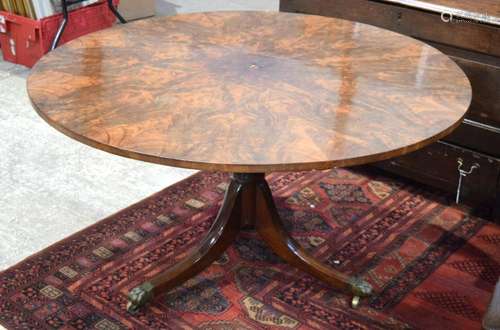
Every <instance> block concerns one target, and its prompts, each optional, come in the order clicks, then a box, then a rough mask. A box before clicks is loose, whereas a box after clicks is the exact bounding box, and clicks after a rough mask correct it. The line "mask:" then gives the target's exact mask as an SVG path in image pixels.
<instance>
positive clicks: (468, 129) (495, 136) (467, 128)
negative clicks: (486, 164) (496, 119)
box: [443, 119, 500, 158]
mask: <svg viewBox="0 0 500 330" xmlns="http://www.w3.org/2000/svg"><path fill="white" fill-rule="evenodd" d="M443 140H444V141H446V142H450V143H452V144H455V145H457V146H460V147H463V148H466V149H472V150H474V151H477V152H479V153H484V154H487V155H488V156H492V157H495V158H500V127H492V126H488V125H485V124H482V123H479V122H476V121H472V120H469V119H465V120H464V122H463V123H462V125H460V126H459V127H458V128H457V129H456V130H454V131H453V133H451V134H450V135H448V136H446V137H445V138H444V139H443Z"/></svg>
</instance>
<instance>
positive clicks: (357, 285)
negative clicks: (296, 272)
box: [256, 180, 372, 307]
mask: <svg viewBox="0 0 500 330" xmlns="http://www.w3.org/2000/svg"><path fill="white" fill-rule="evenodd" d="M256 206H257V224H256V227H257V232H258V233H259V234H260V236H261V237H262V238H263V239H264V241H265V242H266V243H267V245H269V247H271V249H272V250H273V251H274V252H275V253H276V254H277V255H278V256H280V257H281V258H282V259H284V260H285V261H286V262H288V263H289V264H291V265H293V266H295V267H297V268H299V269H301V270H303V271H305V272H307V273H309V274H311V275H313V276H314V277H316V278H318V279H320V280H322V281H324V282H326V283H328V284H329V285H331V286H333V287H335V288H339V289H342V290H345V291H350V292H352V293H353V294H354V299H353V300H352V305H353V307H357V305H358V304H359V300H360V297H366V296H369V295H370V294H371V293H372V287H371V285H370V284H369V283H367V282H365V281H363V280H362V279H359V278H355V277H348V276H346V275H344V274H342V273H339V272H337V271H335V270H333V269H332V268H330V267H328V266H326V265H324V264H322V263H321V262H319V261H318V260H316V259H315V258H313V257H312V256H311V255H309V254H308V253H307V252H306V251H305V250H304V249H302V248H301V247H300V246H299V244H297V242H296V241H295V240H294V239H293V238H291V237H290V236H289V235H288V234H287V232H286V231H285V229H284V227H283V224H282V222H281V219H280V217H279V215H278V211H277V210H276V206H275V204H274V201H273V196H272V193H271V190H270V188H269V186H268V184H267V182H266V181H265V180H261V181H260V182H259V183H258V187H257V200H256Z"/></svg>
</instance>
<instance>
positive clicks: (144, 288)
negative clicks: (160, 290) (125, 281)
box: [127, 282, 154, 314]
mask: <svg viewBox="0 0 500 330" xmlns="http://www.w3.org/2000/svg"><path fill="white" fill-rule="evenodd" d="M153 289H154V287H153V285H152V284H151V283H149V282H146V283H144V284H142V285H140V286H138V287H136V288H133V289H132V290H130V292H129V294H128V303H127V312H129V313H130V314H136V313H137V312H138V311H139V310H140V309H141V308H142V307H144V306H145V305H146V304H147V303H148V302H149V301H151V299H153Z"/></svg>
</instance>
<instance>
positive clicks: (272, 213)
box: [127, 173, 372, 313]
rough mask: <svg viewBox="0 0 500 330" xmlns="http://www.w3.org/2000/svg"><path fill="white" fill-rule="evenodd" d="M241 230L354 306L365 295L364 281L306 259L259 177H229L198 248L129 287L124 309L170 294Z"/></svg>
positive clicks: (133, 309) (367, 292) (367, 291)
mask: <svg viewBox="0 0 500 330" xmlns="http://www.w3.org/2000/svg"><path fill="white" fill-rule="evenodd" d="M241 228H255V229H256V230H257V232H258V233H259V235H260V236H261V237H262V239H263V240H264V241H265V242H266V243H267V245H268V246H269V247H270V248H271V249H272V250H273V251H274V252H275V253H276V254H277V255H278V256H280V257H281V258H282V259H284V260H285V261H286V262H288V263H289V264H291V265H293V266H295V267H297V268H299V269H301V270H303V271H305V272H307V273H309V274H311V275H312V276H314V277H316V278H318V279H320V280H322V281H324V282H326V283H327V284H329V285H330V286H332V287H335V288H338V289H342V290H345V291H349V292H351V293H352V294H353V295H354V298H353V301H352V305H353V307H356V306H357V304H358V303H359V300H360V298H361V297H366V296H369V295H370V294H371V292H372V287H371V286H370V284H368V283H367V282H365V281H363V280H361V279H358V278H353V277H348V276H346V275H344V274H342V273H339V272H337V271H335V270H333V269H332V268H330V267H328V266H326V265H324V264H322V263H321V262H319V261H318V260H316V259H315V258H313V257H312V256H311V255H309V254H308V253H307V252H306V251H305V250H304V249H302V248H301V247H300V246H299V244H298V243H297V242H296V241H295V240H294V239H293V238H291V237H290V236H289V235H288V234H287V232H286V231H285V229H284V226H283V223H282V221H281V219H280V217H279V215H278V211H277V209H276V205H275V204H274V200H273V196H272V194H271V190H270V188H269V185H268V184H267V182H266V180H265V175H264V174H263V173H256V174H246V173H242V174H233V175H232V177H231V182H230V184H229V187H228V189H227V191H226V194H225V197H224V201H223V203H222V206H221V209H220V210H219V213H218V215H217V218H216V219H215V221H214V223H213V225H212V227H211V228H210V230H209V233H208V235H207V236H206V238H205V239H204V240H203V241H202V242H201V244H200V246H199V247H197V248H196V249H195V250H193V251H192V252H191V254H190V255H189V256H188V257H187V258H186V259H184V260H183V261H181V262H180V263H178V264H176V265H175V266H173V267H172V268H170V269H169V270H167V271H165V272H164V273H162V274H159V275H157V276H155V277H154V278H152V279H151V280H149V281H148V282H145V283H143V284H142V285H140V286H139V287H136V288H134V289H132V290H131V291H130V293H129V296H128V300H129V303H128V306H127V310H128V311H129V312H131V313H134V312H136V311H137V310H138V309H139V308H141V307H142V306H144V305H145V304H146V303H147V302H148V301H150V300H151V299H152V298H153V297H154V296H156V295H159V294H160V293H162V292H166V291H169V290H171V289H173V288H174V287H176V286H178V285H180V284H182V283H183V282H185V281H186V280H188V279H190V278H191V277H193V276H195V275H196V274H198V273H200V272H201V271H202V270H204V269H205V268H206V267H208V266H209V265H210V264H212V263H213V262H214V261H215V260H217V259H218V258H219V257H220V255H221V254H222V253H223V252H224V251H225V250H226V249H227V248H228V247H229V245H231V243H232V242H233V241H234V239H235V238H236V236H237V234H238V232H239V231H240V230H241Z"/></svg>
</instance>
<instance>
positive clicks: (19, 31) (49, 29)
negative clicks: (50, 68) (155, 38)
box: [0, 1, 118, 67]
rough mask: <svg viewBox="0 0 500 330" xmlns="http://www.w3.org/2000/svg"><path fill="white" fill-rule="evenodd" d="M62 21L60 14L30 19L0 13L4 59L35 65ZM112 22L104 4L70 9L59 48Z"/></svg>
mask: <svg viewBox="0 0 500 330" xmlns="http://www.w3.org/2000/svg"><path fill="white" fill-rule="evenodd" d="M117 3H118V1H116V2H115V5H116V4H117ZM62 20H63V16H62V14H56V15H53V16H49V17H45V18H43V19H41V20H34V19H31V18H27V17H23V16H19V15H15V14H12V13H8V12H5V11H0V44H1V47H2V52H3V57H4V59H5V60H6V61H9V62H13V63H17V64H22V65H25V66H28V67H32V66H33V65H35V63H36V62H37V61H38V60H39V59H40V58H41V57H42V56H43V55H45V54H46V53H47V52H48V51H49V50H50V47H51V45H52V41H53V40H54V37H55V35H56V33H57V30H58V29H59V25H60V24H61V21H62ZM115 21H116V17H115V16H114V15H113V13H112V12H111V10H110V9H109V7H108V4H107V3H106V2H100V3H97V4H93V5H90V6H87V7H82V8H79V9H76V10H73V11H71V12H70V13H69V19H68V24H67V25H66V29H65V30H64V33H63V35H62V37H61V40H60V42H59V45H62V44H64V43H66V42H68V41H70V40H73V39H76V38H78V37H80V36H82V35H85V34H88V33H91V32H95V31H98V30H102V29H105V28H108V27H111V26H112V25H113V23H114V22H115Z"/></svg>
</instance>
